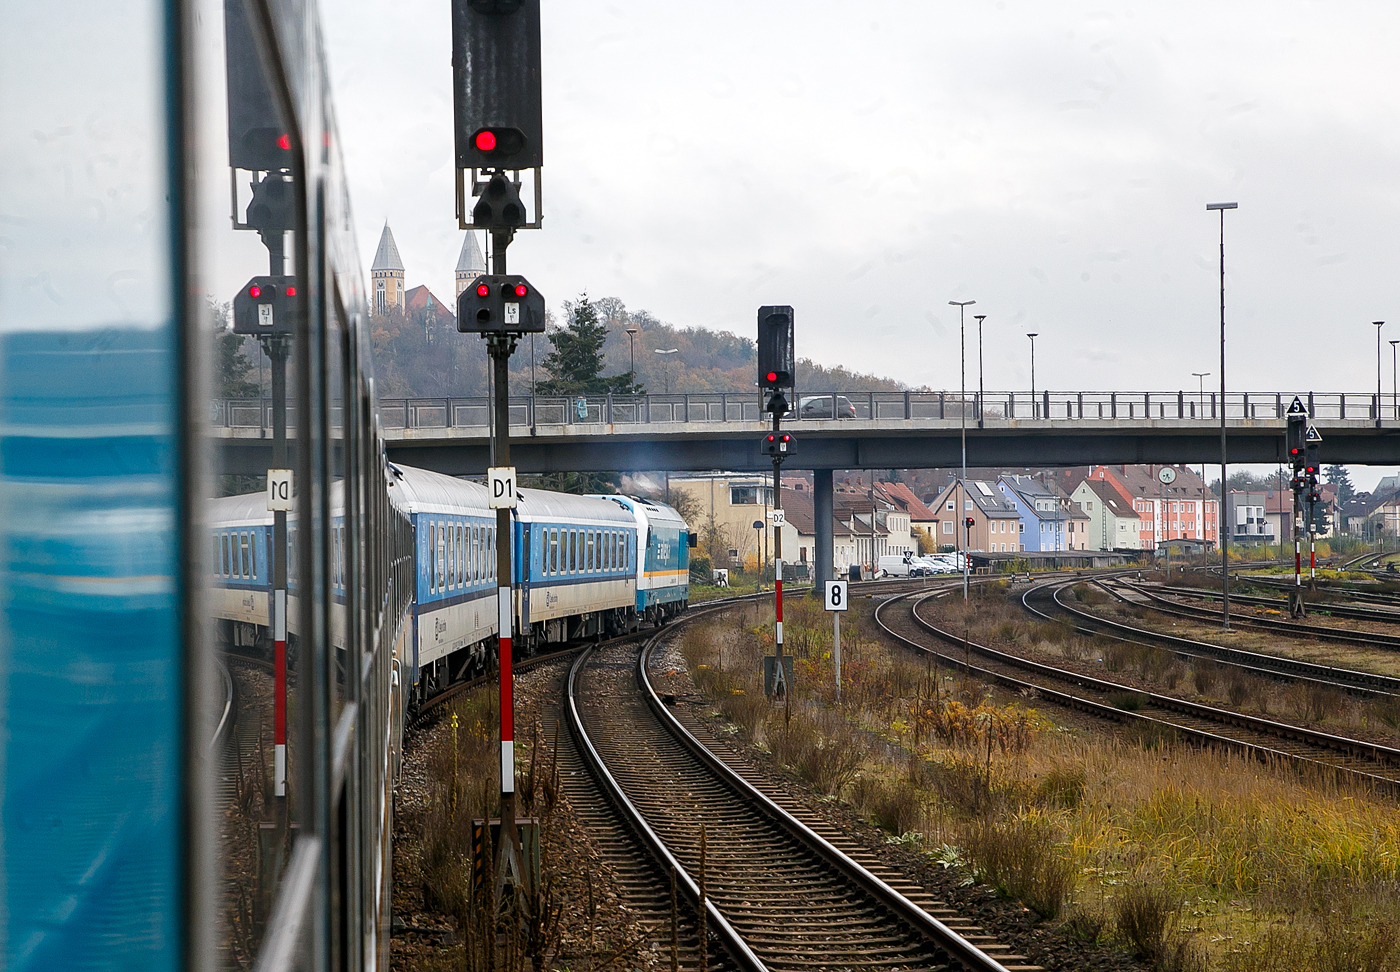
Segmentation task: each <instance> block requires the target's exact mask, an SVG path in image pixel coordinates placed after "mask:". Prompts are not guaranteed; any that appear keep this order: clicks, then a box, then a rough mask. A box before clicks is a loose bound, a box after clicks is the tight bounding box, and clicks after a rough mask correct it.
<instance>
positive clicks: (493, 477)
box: [486, 466, 515, 510]
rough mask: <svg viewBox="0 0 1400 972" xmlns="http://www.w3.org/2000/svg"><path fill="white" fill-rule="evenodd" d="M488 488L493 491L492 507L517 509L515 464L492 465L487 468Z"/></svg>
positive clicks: (494, 508)
mask: <svg viewBox="0 0 1400 972" xmlns="http://www.w3.org/2000/svg"><path fill="white" fill-rule="evenodd" d="M486 488H487V489H488V490H490V491H491V509H493V510H513V509H515V467H514V466H492V467H491V468H490V469H488V470H486Z"/></svg>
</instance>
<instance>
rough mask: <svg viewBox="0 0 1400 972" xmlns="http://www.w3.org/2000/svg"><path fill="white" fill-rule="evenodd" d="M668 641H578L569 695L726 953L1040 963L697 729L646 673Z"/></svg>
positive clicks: (655, 849)
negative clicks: (985, 937) (924, 889)
mask: <svg viewBox="0 0 1400 972" xmlns="http://www.w3.org/2000/svg"><path fill="white" fill-rule="evenodd" d="M919 593H922V592H919ZM661 640H662V638H661V636H660V635H658V636H656V637H654V638H652V639H651V640H650V641H649V642H648V644H647V645H646V646H644V647H642V648H640V649H638V648H637V647H635V646H623V645H611V646H607V647H602V648H597V649H590V650H588V651H586V652H584V653H581V654H580V656H579V657H578V659H576V660H575V662H574V664H573V667H572V668H571V670H570V674H569V684H568V692H567V696H566V705H567V708H568V716H569V719H570V726H571V730H572V732H573V733H574V734H575V738H576V745H577V749H578V752H579V753H580V755H581V756H582V757H583V758H584V759H585V760H587V762H588V763H589V765H590V770H591V772H592V773H593V774H594V776H595V778H596V779H597V780H598V781H599V782H600V784H601V785H602V786H604V787H605V788H606V789H607V790H608V791H609V793H610V794H611V799H612V802H613V805H614V806H615V807H617V808H618V810H619V811H620V812H621V813H623V814H624V815H625V816H626V817H627V819H628V821H629V824H630V827H631V830H632V832H633V833H634V834H635V835H637V837H638V838H639V839H640V840H641V841H643V843H644V844H645V846H646V848H647V854H648V856H649V857H650V858H651V859H652V860H654V861H657V862H659V866H660V867H661V868H662V869H663V871H664V872H666V873H669V872H670V871H671V869H674V871H675V873H676V875H677V885H678V888H679V890H680V892H681V894H682V896H683V897H684V899H685V900H686V901H687V903H688V904H689V906H690V908H691V909H692V913H693V914H695V915H699V914H701V913H702V912H703V914H704V915H705V922H706V926H707V929H708V933H709V945H710V953H711V954H712V955H713V956H714V960H715V961H716V962H720V963H723V964H724V967H726V968H739V969H755V970H756V969H772V970H802V972H808V970H816V969H889V970H895V969H899V970H906V969H961V970H969V972H971V970H980V972H994V970H1002V969H1017V968H1021V969H1028V968H1033V967H1032V966H1026V965H1024V964H1017V963H1019V962H1020V959H1019V957H1017V956H1004V957H1003V958H1004V961H1006V962H1009V963H1012V964H1007V965H1003V964H1001V963H1000V962H998V961H997V960H995V959H993V958H991V957H989V956H988V955H987V953H986V951H985V950H983V949H979V948H978V947H977V946H975V945H973V944H972V943H971V942H969V941H968V940H967V939H966V938H965V937H963V936H962V935H961V934H959V933H958V932H957V931H955V930H954V929H953V928H951V927H949V926H948V925H947V924H945V923H943V922H941V921H939V920H938V919H936V918H934V917H932V916H931V915H930V914H929V913H928V912H927V911H925V910H924V909H923V908H921V907H919V906H918V905H917V904H915V903H914V902H913V901H911V900H910V899H909V898H908V897H906V896H905V895H903V894H901V893H900V892H899V891H896V890H895V889H894V888H892V887H891V886H890V885H889V884H887V883H886V882H885V881H883V880H881V879H880V878H879V877H877V876H876V875H875V874H873V873H871V872H870V871H869V870H867V869H866V868H864V867H862V866H861V865H860V864H858V863H857V862H856V861H854V860H853V859H852V858H851V857H849V856H848V855H846V854H845V853H843V852H842V851H841V850H839V849H838V848H837V847H836V846H834V845H833V844H832V843H830V842H829V841H827V840H825V839H823V838H822V837H821V836H819V835H818V834H817V833H815V832H814V831H813V830H812V829H810V828H809V827H807V826H806V825H804V824H803V823H801V822H800V821H799V820H798V819H797V818H796V817H794V816H793V815H791V814H790V813H788V812H787V811H785V810H784V809H782V808H781V807H780V806H779V805H778V804H776V803H775V802H773V801H772V800H771V799H769V798H768V797H767V796H765V795H764V794H763V793H762V792H760V791H759V790H758V789H756V788H754V787H753V786H752V785H751V784H749V783H748V782H747V781H745V780H744V779H743V778H742V777H741V776H740V775H738V774H736V773H735V772H734V771H733V770H732V769H730V768H729V767H727V766H726V764H725V763H724V761H722V760H720V759H719V758H718V757H717V756H715V755H714V754H713V753H712V752H711V751H710V750H709V749H707V748H706V747H705V746H704V745H703V744H701V743H700V742H699V741H698V740H697V739H696V738H695V737H694V736H692V735H691V734H690V733H689V732H688V731H686V730H685V728H684V727H683V726H682V725H681V724H680V722H678V721H677V720H676V719H675V718H674V717H673V716H672V714H671V713H670V711H669V709H668V707H667V706H665V705H664V704H663V703H662V702H661V700H660V699H659V698H658V697H657V695H656V693H655V691H654V690H653V689H652V688H651V685H650V682H649V680H648V677H647V664H648V659H649V657H650V654H651V652H652V650H653V649H654V647H655V646H656V645H657V644H658V643H660V642H661ZM702 824H703V825H704V828H705V831H704V832H705V847H704V850H703V851H702V848H701V829H700V827H701V825H702ZM702 875H703V878H702ZM702 880H703V884H704V894H703V896H702V893H701V883H702ZM711 967H712V968H713V967H716V966H714V965H712V966H711Z"/></svg>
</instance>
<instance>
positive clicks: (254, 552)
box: [248, 533, 258, 580]
mask: <svg viewBox="0 0 1400 972" xmlns="http://www.w3.org/2000/svg"><path fill="white" fill-rule="evenodd" d="M248 563H249V564H250V565H252V568H253V579H254V580H257V577H258V535H257V533H250V534H248Z"/></svg>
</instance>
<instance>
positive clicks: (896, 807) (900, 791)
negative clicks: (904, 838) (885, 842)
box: [852, 776, 923, 836]
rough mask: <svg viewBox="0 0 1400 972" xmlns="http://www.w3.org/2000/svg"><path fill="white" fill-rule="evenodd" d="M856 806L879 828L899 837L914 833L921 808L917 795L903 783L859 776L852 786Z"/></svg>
mask: <svg viewBox="0 0 1400 972" xmlns="http://www.w3.org/2000/svg"><path fill="white" fill-rule="evenodd" d="M853 789H854V792H853V794H852V795H853V797H854V798H855V803H856V805H857V806H859V807H860V808H861V810H862V811H864V812H865V814H866V815H867V816H868V817H869V818H870V819H871V820H872V821H873V822H874V823H875V824H876V825H877V826H878V827H880V829H882V830H885V831H888V832H889V833H891V834H894V835H896V836H899V835H900V834H907V833H909V831H911V830H913V829H914V828H915V826H916V824H917V823H918V818H919V813H920V811H921V810H922V809H923V808H922V807H921V806H920V803H919V795H918V793H916V792H915V790H914V788H913V787H912V786H909V785H908V784H907V783H905V782H904V781H903V780H893V781H891V780H886V779H880V778H878V777H868V776H867V777H861V778H860V779H859V780H857V781H856V784H855V786H854V788H853Z"/></svg>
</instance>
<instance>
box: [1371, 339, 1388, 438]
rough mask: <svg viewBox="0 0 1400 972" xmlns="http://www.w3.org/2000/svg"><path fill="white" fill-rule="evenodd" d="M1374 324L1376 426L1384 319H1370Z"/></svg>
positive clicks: (1379, 403)
mask: <svg viewBox="0 0 1400 972" xmlns="http://www.w3.org/2000/svg"><path fill="white" fill-rule="evenodd" d="M1371 323H1372V324H1374V325H1376V428H1380V427H1381V329H1382V328H1383V327H1385V321H1372V322H1371Z"/></svg>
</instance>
